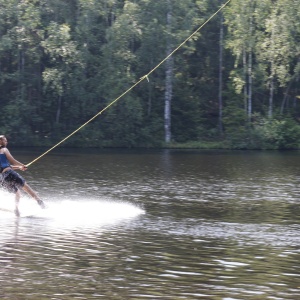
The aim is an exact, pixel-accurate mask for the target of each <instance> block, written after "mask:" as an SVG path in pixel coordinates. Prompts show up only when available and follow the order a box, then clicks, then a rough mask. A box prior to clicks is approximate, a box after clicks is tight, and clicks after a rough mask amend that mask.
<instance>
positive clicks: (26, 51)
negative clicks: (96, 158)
mask: <svg viewBox="0 0 300 300" xmlns="http://www.w3.org/2000/svg"><path fill="white" fill-rule="evenodd" d="M225 4H226V5H225ZM222 7H223V8H222ZM299 7H300V0H231V1H228V2H227V1H226V0H184V1H182V0H102V1H99V0H64V1H62V0H0V107H1V114H2V117H1V118H0V134H5V135H7V137H8V138H9V141H10V145H15V146H39V147H49V146H52V145H53V144H55V143H57V142H59V141H61V140H62V139H63V138H65V137H66V136H68V135H69V134H70V133H71V132H73V131H74V130H76V129H77V128H79V127H80V126H81V125H82V124H85V122H87V121H88V120H90V118H92V117H93V116H95V114H97V113H98V112H99V111H101V110H102V109H103V108H105V107H106V106H107V105H109V104H110V103H111V102H112V101H114V100H115V99H116V98H117V97H119V96H120V95H122V93H124V92H125V91H127V90H128V89H129V88H130V87H132V86H133V85H134V84H135V83H136V82H138V81H139V80H140V78H143V76H145V75H146V74H148V73H149V71H151V70H152V69H153V68H156V66H158V65H159V64H160V62H162V61H163V60H164V59H165V58H166V57H168V55H169V54H170V53H172V51H173V50H174V49H176V47H178V45H180V44H181V43H182V42H183V41H185V39H187V38H188V37H189V36H191V35H192V34H193V33H194V32H195V30H197V28H199V27H200V26H201V25H202V24H204V23H205V22H206V21H207V20H208V19H209V18H210V17H211V16H212V15H213V14H214V13H216V12H217V11H218V10H219V9H220V8H222V9H221V10H220V11H219V13H217V14H216V15H215V16H214V17H213V18H211V20H210V21H209V22H207V23H206V24H205V26H203V27H202V28H201V30H199V31H198V32H196V34H194V35H192V37H191V38H190V39H188V40H187V42H186V43H184V44H183V45H182V47H180V48H179V49H178V51H176V52H175V53H174V54H173V55H171V56H169V58H168V59H167V60H165V61H164V62H163V63H162V64H161V65H160V66H159V67H158V68H156V69H155V71H154V72H152V73H151V74H150V75H149V76H147V78H146V79H145V80H143V81H141V83H140V84H138V85H137V86H135V87H134V88H133V89H132V90H130V92H129V93H127V94H126V95H125V96H124V97H122V98H121V99H120V100H118V101H117V102H116V103H114V104H113V105H111V106H110V107H109V109H107V110H105V111H104V112H103V113H101V114H100V115H99V116H98V117H97V118H95V119H93V120H92V121H91V122H89V123H88V124H87V125H86V126H83V127H82V128H81V129H80V130H79V131H78V132H77V133H76V134H74V135H73V136H72V137H70V138H69V139H67V140H66V141H65V143H64V144H63V146H65V147H67V146H68V147H130V148H134V147H148V148H154V147H157V148H160V147H184V148H207V149H212V148H214V149H298V148H299V146H300V143H299V139H300V123H299V122H300V104H299V101H300V91H299V88H300V86H299V79H300V78H299V76H300V25H299V24H300V10H299Z"/></svg>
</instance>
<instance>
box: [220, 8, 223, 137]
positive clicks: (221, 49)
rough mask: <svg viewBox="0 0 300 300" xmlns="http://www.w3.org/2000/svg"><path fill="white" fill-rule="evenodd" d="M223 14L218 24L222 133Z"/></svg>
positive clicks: (221, 131)
mask: <svg viewBox="0 0 300 300" xmlns="http://www.w3.org/2000/svg"><path fill="white" fill-rule="evenodd" d="M223 20H224V18H223V14H222V13H221V24H220V42H219V132H220V134H221V135H223V97H222V96H223V95H222V94H223V93H222V92H223V89H222V88H223V39H224V26H223Z"/></svg>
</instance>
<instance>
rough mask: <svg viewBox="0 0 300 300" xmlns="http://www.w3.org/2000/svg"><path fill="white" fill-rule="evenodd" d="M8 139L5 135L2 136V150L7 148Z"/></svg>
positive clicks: (0, 140)
mask: <svg viewBox="0 0 300 300" xmlns="http://www.w3.org/2000/svg"><path fill="white" fill-rule="evenodd" d="M6 145H7V139H6V136H5V135H0V148H2V147H6Z"/></svg>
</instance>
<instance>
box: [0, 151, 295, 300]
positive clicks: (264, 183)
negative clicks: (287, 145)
mask: <svg viewBox="0 0 300 300" xmlns="http://www.w3.org/2000/svg"><path fill="white" fill-rule="evenodd" d="M11 152H12V153H13V155H14V156H15V157H16V158H17V159H18V160H21V161H23V162H24V163H28V162H30V161H32V160H33V159H34V158H36V157H37V156H38V155H39V154H41V152H38V151H37V150H34V151H29V150H17V149H16V150H14V149H11ZM299 170H300V153H299V152H220V151H190V150H184V151H183V150H171V151H169V150H168V151H167V150H166V151H135V150H132V151H128V150H89V151H83V150H63V149H60V150H55V151H54V152H51V153H49V154H48V155H47V156H45V157H43V158H42V159H40V160H38V161H37V162H35V163H34V164H32V166H30V168H29V169H28V171H27V172H25V173H22V174H23V175H24V177H25V178H26V179H27V181H28V182H29V183H30V184H31V186H32V187H34V189H35V190H38V191H39V193H40V195H41V196H42V197H43V198H44V199H45V201H46V203H47V209H46V210H44V211H41V210H39V208H38V207H37V205H36V204H35V203H34V202H33V201H32V200H29V199H22V203H21V213H22V214H23V216H22V217H21V218H16V217H14V215H13V214H12V213H10V212H4V211H0V226H1V231H0V266H1V269H0V299H1V300H2V299H5V300H6V299H9V300H22V299H25V300H27V299H29V300H31V299H32V300H35V299H36V300H42V299H59V300H64V299H108V300H109V299H130V300H131V299H172V300H175V299H176V300H177V299H224V300H229V299H300V264H299V259H300V247H299V246H300V235H299V229H300V216H299V212H300V206H299V180H300V176H299V175H300V174H299ZM0 199H1V205H0V206H1V207H2V208H6V209H9V208H10V207H11V208H13V198H12V196H11V195H9V194H6V193H4V192H3V191H0Z"/></svg>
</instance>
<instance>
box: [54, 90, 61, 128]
mask: <svg viewBox="0 0 300 300" xmlns="http://www.w3.org/2000/svg"><path fill="white" fill-rule="evenodd" d="M61 100H62V96H61V95H59V97H58V101H57V110H56V118H55V122H56V123H57V124H58V123H59V120H60V112H61Z"/></svg>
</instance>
